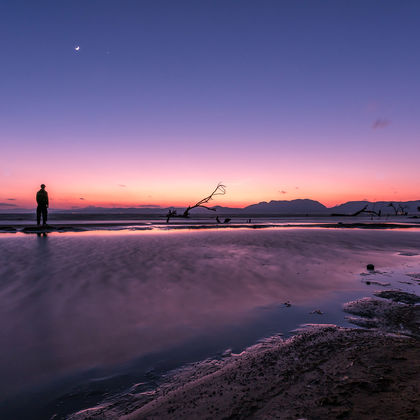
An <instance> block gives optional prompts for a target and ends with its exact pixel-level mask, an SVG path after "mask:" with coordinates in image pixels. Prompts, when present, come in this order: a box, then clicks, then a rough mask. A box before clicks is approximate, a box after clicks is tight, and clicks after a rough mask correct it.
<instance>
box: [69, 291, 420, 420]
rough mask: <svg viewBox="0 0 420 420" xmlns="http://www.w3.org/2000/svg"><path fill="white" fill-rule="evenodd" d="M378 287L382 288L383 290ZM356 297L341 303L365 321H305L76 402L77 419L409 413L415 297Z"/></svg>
mask: <svg viewBox="0 0 420 420" xmlns="http://www.w3.org/2000/svg"><path fill="white" fill-rule="evenodd" d="M381 293H382V292H381ZM389 297H390V298H391V299H393V300H396V301H397V302H392V301H391V302H390V301H383V300H379V299H372V298H367V299H361V300H359V301H356V302H350V303H349V304H346V305H345V306H344V309H345V310H346V311H347V312H349V313H351V314H354V315H358V316H362V317H361V318H359V317H358V318H354V321H356V323H357V322H359V323H363V322H364V323H366V325H367V324H369V325H370V326H371V327H374V329H373V330H364V329H352V328H340V327H336V326H333V325H308V326H307V328H306V329H305V330H303V331H300V333H299V334H298V335H296V336H294V337H293V338H290V339H288V340H283V339H281V338H280V337H279V336H275V337H272V338H271V339H268V340H266V341H264V342H262V343H260V344H257V345H255V346H253V347H250V348H248V349H247V350H246V351H244V352H242V353H241V354H239V355H233V354H231V355H229V357H226V358H225V359H224V360H221V361H216V360H206V361H204V362H201V363H197V364H193V365H191V366H189V367H188V368H184V369H182V370H180V371H178V372H176V373H175V374H174V375H173V376H171V377H170V378H168V381H167V382H166V383H164V384H163V385H162V386H160V387H159V388H157V389H156V390H154V391H152V392H147V393H140V394H137V395H136V394H131V395H127V396H126V397H125V399H124V400H120V401H115V402H113V403H110V404H104V405H102V406H100V407H96V408H94V409H89V410H84V411H81V412H79V413H77V414H75V415H73V416H70V419H72V420H82V419H111V418H123V419H125V420H136V419H146V418H147V419H179V418H185V419H187V418H188V419H198V418H199V419H226V418H235V419H237V418H243V419H248V418H264V419H269V418H281V419H296V418H308V419H318V418H323V419H330V418H346V419H361V418H362V419H363V418H369V419H374V418H378V419H415V418H418V415H419V411H418V407H419V406H420V389H419V384H420V370H419V368H420V345H419V344H420V343H419V338H420V306H415V305H412V304H405V303H399V302H398V301H410V302H411V301H413V302H416V301H417V302H418V301H419V300H420V298H418V297H417V296H416V295H412V294H407V293H404V292H402V293H401V292H398V291H396V292H395V293H389Z"/></svg>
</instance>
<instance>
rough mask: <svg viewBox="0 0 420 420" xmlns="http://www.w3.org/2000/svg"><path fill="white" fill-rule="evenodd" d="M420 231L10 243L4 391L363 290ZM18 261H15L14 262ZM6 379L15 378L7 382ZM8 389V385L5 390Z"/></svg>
mask: <svg viewBox="0 0 420 420" xmlns="http://www.w3.org/2000/svg"><path fill="white" fill-rule="evenodd" d="M419 236H420V235H419V233H413V232H389V231H341V230H340V231H325V230H266V231H252V230H251V231H250V230H240V231H237V230H236V231H227V230H226V231H210V232H207V231H204V232H201V231H199V232H193V233H191V232H184V231H181V232H176V233H175V234H173V232H171V233H168V232H161V233H156V232H148V231H146V232H140V233H139V232H124V233H123V234H122V233H121V232H107V233H106V234H104V233H103V232H88V234H79V233H77V234H57V235H53V236H49V237H47V238H44V237H41V238H37V237H34V236H27V237H14V238H10V237H8V238H6V239H3V240H1V241H0V255H1V258H2V261H1V262H2V264H1V268H0V278H1V279H3V280H2V283H1V290H0V299H1V302H0V303H1V309H0V329H1V331H2V333H1V348H2V350H1V352H2V354H1V356H2V357H1V360H2V361H1V362H0V363H1V369H2V372H4V378H5V379H4V380H3V381H2V383H1V384H0V385H1V389H2V391H3V392H6V391H7V392H9V391H11V390H13V389H18V388H19V387H21V386H22V385H23V384H25V383H30V382H37V381H40V380H41V379H44V378H52V377H55V376H57V375H59V374H65V373H70V372H74V371H76V370H78V369H86V368H89V367H92V366H97V365H112V364H116V363H121V362H123V361H126V360H130V359H131V358H134V357H138V356H141V355H145V354H148V353H151V352H156V351H159V350H162V349H166V348H170V347H172V346H175V345H178V344H180V343H183V342H185V341H187V340H188V339H191V338H193V337H197V336H199V335H200V334H203V332H204V333H208V332H212V331H213V332H217V330H218V329H220V328H222V327H223V326H225V325H235V324H240V323H241V322H244V320H246V319H247V318H249V317H252V316H254V315H253V310H254V309H256V308H258V307H262V306H268V305H273V304H281V303H282V302H285V301H287V300H290V301H291V302H292V303H293V305H305V304H308V303H314V304H315V303H316V302H317V301H321V300H323V299H328V298H329V296H330V295H331V293H332V292H334V291H345V290H349V291H350V290H355V289H357V288H360V281H359V280H355V274H358V273H360V272H361V271H363V269H364V267H365V266H366V264H367V263H373V264H375V265H376V266H378V267H385V266H388V267H389V266H392V265H397V264H400V262H401V258H402V257H401V256H398V255H396V254H395V252H396V251H397V250H401V249H412V248H414V247H415V246H416V244H417V243H418V240H419ZM6 262H7V264H5V263H6ZM6 379H7V380H6ZM5 382H7V385H6V384H5Z"/></svg>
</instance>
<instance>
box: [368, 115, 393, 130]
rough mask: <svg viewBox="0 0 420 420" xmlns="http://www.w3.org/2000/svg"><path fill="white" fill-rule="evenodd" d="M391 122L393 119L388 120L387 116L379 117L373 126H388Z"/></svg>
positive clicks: (376, 127) (375, 127)
mask: <svg viewBox="0 0 420 420" xmlns="http://www.w3.org/2000/svg"><path fill="white" fill-rule="evenodd" d="M390 124H391V121H389V120H387V119H386V118H378V119H376V120H375V121H374V122H373V124H372V128H373V129H374V130H376V129H378V128H385V127H388V126H389V125H390Z"/></svg>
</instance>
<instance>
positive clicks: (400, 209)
mask: <svg viewBox="0 0 420 420" xmlns="http://www.w3.org/2000/svg"><path fill="white" fill-rule="evenodd" d="M367 207H368V204H366V206H364V207H363V208H362V209H360V210H358V211H356V212H355V213H353V214H344V213H333V214H331V216H334V217H335V216H345V217H354V216H358V215H359V214H362V213H366V214H370V215H371V216H377V217H381V216H382V209H383V207H392V208H393V209H394V212H395V216H407V215H408V212H407V206H403V205H401V204H398V206H396V205H395V204H394V203H392V202H391V203H388V204H387V205H386V206H383V207H382V208H381V209H379V211H375V210H367ZM419 211H420V207H419Z"/></svg>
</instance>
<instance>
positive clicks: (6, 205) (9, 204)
mask: <svg viewBox="0 0 420 420" xmlns="http://www.w3.org/2000/svg"><path fill="white" fill-rule="evenodd" d="M0 207H17V205H16V204H11V203H0Z"/></svg>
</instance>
